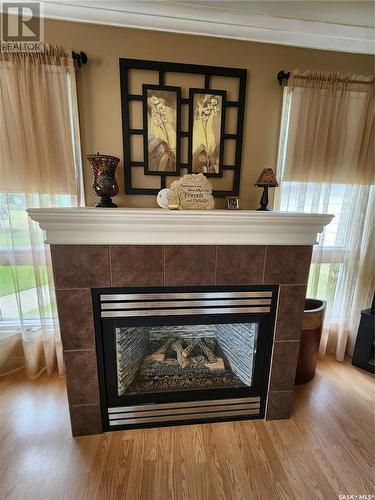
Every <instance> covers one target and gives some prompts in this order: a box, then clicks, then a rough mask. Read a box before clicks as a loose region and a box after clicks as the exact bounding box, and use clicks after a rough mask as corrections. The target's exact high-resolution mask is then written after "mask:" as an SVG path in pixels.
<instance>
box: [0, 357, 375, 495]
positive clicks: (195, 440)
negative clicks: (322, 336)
mask: <svg viewBox="0 0 375 500" xmlns="http://www.w3.org/2000/svg"><path fill="white" fill-rule="evenodd" d="M374 407H375V384H374V378H373V376H372V375H370V374H368V373H367V372H364V371H362V370H360V369H357V368H354V367H352V366H351V365H350V364H349V363H348V362H345V363H337V362H336V361H335V360H333V359H332V358H327V360H326V361H324V362H320V363H319V365H318V372H317V375H316V377H315V379H314V380H313V381H311V382H310V383H308V384H306V385H304V386H299V387H298V388H297V391H296V405H295V410H294V413H293V415H292V417H291V418H290V419H289V420H283V421H269V422H267V421H262V420H253V421H238V422H228V423H214V424H204V425H199V426H195V425H189V426H176V427H165V428H155V429H144V430H131V431H119V432H112V433H106V434H101V435H97V436H82V437H79V438H75V439H73V438H72V437H71V434H70V425H69V416H68V405H67V400H66V389H65V382H64V379H63V378H60V377H58V376H56V375H53V376H49V377H48V376H47V375H42V376H41V377H40V378H39V379H37V380H34V381H30V380H27V379H26V377H25V375H24V373H22V372H19V373H15V374H12V375H10V376H7V377H4V378H2V379H0V421H1V425H0V499H1V500H117V499H118V500H293V499H295V500H301V499H302V500H310V499H311V500H315V499H316V500H330V499H331V498H332V499H336V498H338V495H340V494H343V495H344V494H346V495H353V494H354V495H355V494H356V495H371V494H374V448H375V442H374V430H375V429H374Z"/></svg>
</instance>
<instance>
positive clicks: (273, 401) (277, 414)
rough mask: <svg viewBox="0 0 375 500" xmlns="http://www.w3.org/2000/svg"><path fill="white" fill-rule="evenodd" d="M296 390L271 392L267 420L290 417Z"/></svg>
mask: <svg viewBox="0 0 375 500" xmlns="http://www.w3.org/2000/svg"><path fill="white" fill-rule="evenodd" d="M293 403H294V391H282V392H270V393H269V394H268V403H267V409H266V420H280V419H283V418H289V417H290V414H291V412H292V409H293Z"/></svg>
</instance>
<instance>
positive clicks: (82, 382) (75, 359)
mask: <svg viewBox="0 0 375 500" xmlns="http://www.w3.org/2000/svg"><path fill="white" fill-rule="evenodd" d="M64 359H65V367H66V386H67V390H68V400H69V404H70V405H83V404H97V403H98V402H99V392H98V391H99V386H98V374H97V367H96V354H95V351H65V352H64Z"/></svg>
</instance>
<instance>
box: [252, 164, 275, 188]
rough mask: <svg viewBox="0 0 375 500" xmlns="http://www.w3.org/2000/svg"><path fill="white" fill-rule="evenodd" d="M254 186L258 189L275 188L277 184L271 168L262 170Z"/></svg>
mask: <svg viewBox="0 0 375 500" xmlns="http://www.w3.org/2000/svg"><path fill="white" fill-rule="evenodd" d="M254 185H255V186H258V187H277V186H278V185H279V183H278V182H277V180H276V177H275V174H274V173H273V170H272V168H264V169H263V170H262V173H261V174H260V176H259V178H258V180H257V181H256V183H255V184H254Z"/></svg>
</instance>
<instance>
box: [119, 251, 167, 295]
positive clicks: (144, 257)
mask: <svg viewBox="0 0 375 500" xmlns="http://www.w3.org/2000/svg"><path fill="white" fill-rule="evenodd" d="M110 258H111V275H112V286H162V285H163V247H162V246H155V245H120V246H110Z"/></svg>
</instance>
